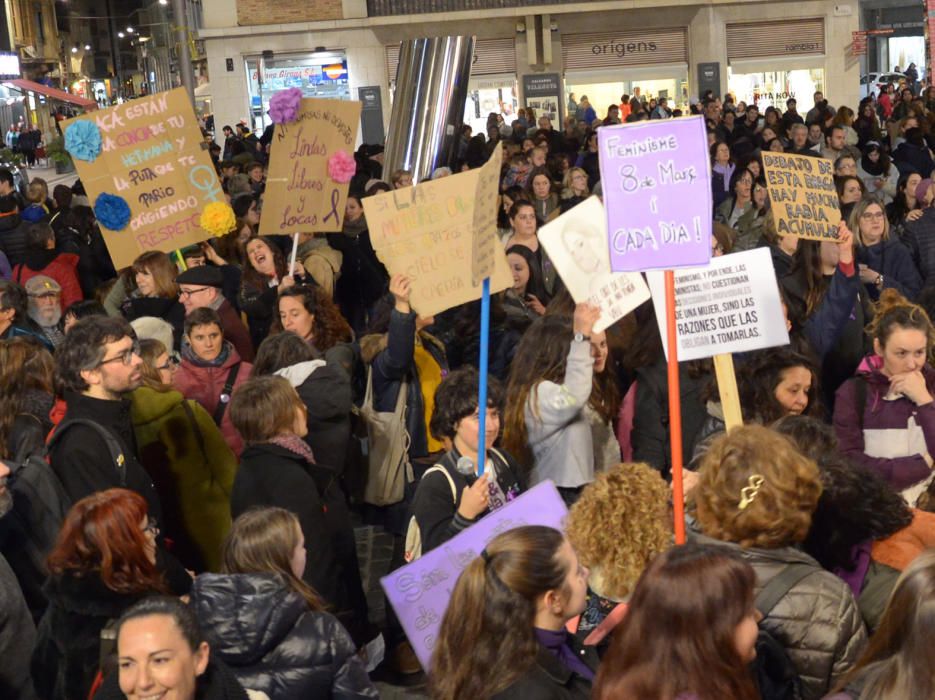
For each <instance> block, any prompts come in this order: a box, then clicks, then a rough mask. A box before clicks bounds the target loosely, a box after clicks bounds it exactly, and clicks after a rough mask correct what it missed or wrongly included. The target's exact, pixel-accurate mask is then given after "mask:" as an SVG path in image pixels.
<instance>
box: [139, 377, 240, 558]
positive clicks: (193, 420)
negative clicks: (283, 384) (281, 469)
mask: <svg viewBox="0 0 935 700" xmlns="http://www.w3.org/2000/svg"><path fill="white" fill-rule="evenodd" d="M130 400H131V402H132V406H131V409H130V415H131V416H132V419H133V430H134V432H135V434H136V442H137V444H138V445H139V454H140V461H141V462H142V463H143V466H144V467H145V468H146V470H147V471H148V472H149V474H150V476H152V478H153V481H154V482H155V483H156V488H157V489H158V491H159V499H160V502H161V503H162V508H163V515H164V516H165V519H164V520H163V521H162V524H161V527H162V529H163V532H164V533H165V535H166V536H167V537H168V538H169V539H170V540H172V541H173V543H174V547H173V551H174V552H175V554H176V556H178V557H179V559H181V560H182V562H183V563H184V564H185V565H186V566H187V567H188V568H190V569H195V570H197V571H201V570H204V569H206V568H207V569H208V570H210V571H217V570H218V568H219V567H220V565H221V546H222V544H223V542H224V538H225V537H226V536H227V533H228V531H229V530H230V525H231V516H230V493H231V488H232V487H233V485H234V475H235V474H236V472H237V458H236V457H235V456H234V453H233V452H232V451H231V449H230V447H228V445H227V442H225V440H224V436H223V435H222V434H221V431H220V430H219V429H218V427H217V426H216V425H215V424H214V420H212V418H211V416H210V415H208V412H207V411H205V409H204V408H202V407H201V405H200V404H198V403H197V402H195V401H191V400H188V399H185V398H184V397H183V396H182V394H180V393H179V392H178V391H174V390H169V391H156V390H155V389H150V388H149V387H146V386H142V387H140V388H139V389H137V390H136V391H134V392H133V393H132V394H131V395H130Z"/></svg>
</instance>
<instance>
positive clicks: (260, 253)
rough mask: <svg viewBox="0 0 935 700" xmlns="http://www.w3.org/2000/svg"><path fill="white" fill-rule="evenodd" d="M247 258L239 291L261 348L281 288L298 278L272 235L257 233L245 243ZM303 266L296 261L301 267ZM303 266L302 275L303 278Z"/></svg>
mask: <svg viewBox="0 0 935 700" xmlns="http://www.w3.org/2000/svg"><path fill="white" fill-rule="evenodd" d="M244 251H245V253H246V259H245V262H244V267H243V277H242V278H241V281H240V293H239V295H238V299H239V302H240V303H239V306H240V308H241V309H242V310H243V312H244V314H246V316H247V325H248V326H249V327H250V340H251V341H252V342H253V347H255V348H257V347H259V346H260V343H262V342H263V339H264V338H265V337H266V336H267V335H269V330H270V326H271V325H272V323H273V317H274V316H275V312H276V311H277V310H278V309H277V298H278V296H279V294H280V292H282V291H284V290H285V289H287V288H288V287H291V286H292V285H293V284H295V282H296V281H297V278H296V277H293V275H292V274H290V271H289V270H287V269H286V268H287V262H286V258H285V255H284V254H283V252H282V249H281V248H280V247H279V245H277V243H276V242H275V240H274V239H273V238H271V237H269V236H257V237H256V238H251V239H250V240H249V241H247V243H246V245H245V246H244ZM300 267H301V266H300V265H298V263H297V264H296V269H297V270H298V269H299V268H300ZM303 272H304V270H300V271H299V274H298V278H302V276H303Z"/></svg>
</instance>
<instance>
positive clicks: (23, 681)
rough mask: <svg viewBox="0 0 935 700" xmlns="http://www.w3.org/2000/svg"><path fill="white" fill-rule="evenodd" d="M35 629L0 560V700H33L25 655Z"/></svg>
mask: <svg viewBox="0 0 935 700" xmlns="http://www.w3.org/2000/svg"><path fill="white" fill-rule="evenodd" d="M35 644H36V627H35V625H34V624H33V621H32V618H31V617H30V615H29V609H28V608H27V607H26V601H24V600H23V594H22V592H21V591H20V587H19V584H18V583H17V581H16V577H15V576H14V575H13V571H12V569H10V566H9V565H8V564H7V563H6V560H5V559H4V558H3V556H0V697H3V698H11V700H12V699H13V698H16V699H17V700H36V698H37V695H36V692H35V690H33V684H32V680H31V679H30V674H29V655H30V654H31V653H32V650H33V647H34V646H35Z"/></svg>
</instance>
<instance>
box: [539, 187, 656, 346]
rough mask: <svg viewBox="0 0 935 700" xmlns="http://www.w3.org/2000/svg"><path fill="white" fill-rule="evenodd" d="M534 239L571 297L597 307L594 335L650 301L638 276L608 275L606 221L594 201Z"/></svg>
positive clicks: (595, 198) (551, 225) (555, 221)
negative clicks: (543, 247)
mask: <svg viewBox="0 0 935 700" xmlns="http://www.w3.org/2000/svg"><path fill="white" fill-rule="evenodd" d="M538 236H539V242H540V243H541V244H542V245H544V246H545V250H546V252H547V253H548V254H549V259H550V260H551V261H552V264H553V265H555V269H556V270H558V274H559V275H560V276H561V278H562V281H563V282H564V283H565V286H566V287H567V288H568V291H569V293H570V294H571V298H572V299H574V300H575V301H576V302H578V303H582V302H590V303H591V304H592V305H594V306H597V307H599V308H600V310H601V316H600V318H599V319H598V320H597V323H595V324H594V332H595V333H600V332H602V331H603V330H604V329H606V328H607V327H608V326H610V325H613V323H614V322H616V321H619V320H620V319H621V318H623V317H624V316H626V315H627V314H628V313H630V311H632V310H633V309H635V308H636V307H637V306H639V305H640V304H642V303H643V302H644V301H646V300H647V299H649V288H648V287H647V286H646V283H645V282H644V281H643V276H642V275H640V274H639V273H638V272H611V270H610V252H609V250H608V248H607V218H606V214H605V212H604V205H603V204H601V200H600V199H598V198H597V197H589V198H588V199H587V200H586V201H584V202H582V203H581V204H579V205H577V206H575V207H573V208H572V209H571V210H569V211H567V212H566V213H564V214H562V215H561V216H560V217H558V218H557V219H555V220H554V221H552V222H550V223H548V224H546V225H545V226H543V227H542V228H541V229H539V233H538Z"/></svg>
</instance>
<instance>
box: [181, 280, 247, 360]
mask: <svg viewBox="0 0 935 700" xmlns="http://www.w3.org/2000/svg"><path fill="white" fill-rule="evenodd" d="M175 283H176V284H177V285H178V286H179V302H181V304H182V306H184V307H185V315H186V316H188V315H189V314H190V313H191V312H192V311H194V310H195V309H201V308H203V307H208V308H210V309H214V310H215V311H217V312H218V316H220V317H221V330H222V331H223V332H224V340H227V341H230V344H231V345H233V346H234V348H236V350H237V354H238V355H240V359H242V360H245V361H246V362H253V358H254V354H255V353H254V350H253V343H251V342H250V331H248V330H247V327H246V326H245V325H244V322H243V321H242V320H241V319H240V315H239V314H238V313H237V310H236V309H234V307H233V306H231V303H230V302H229V301H227V299H225V298H224V295H223V294H222V293H221V289H222V288H223V286H224V275H223V274H222V273H221V271H220V270H219V269H218V268H216V267H213V266H210V265H205V266H202V267H194V268H189V269H188V270H186V271H185V272H183V273H182V274H180V275H179V276H178V277H176V278H175Z"/></svg>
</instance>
